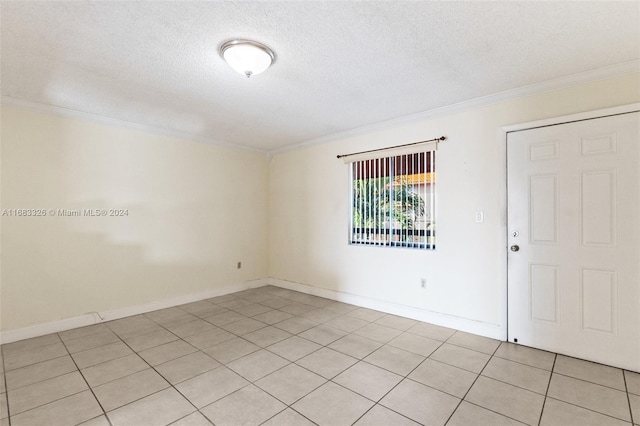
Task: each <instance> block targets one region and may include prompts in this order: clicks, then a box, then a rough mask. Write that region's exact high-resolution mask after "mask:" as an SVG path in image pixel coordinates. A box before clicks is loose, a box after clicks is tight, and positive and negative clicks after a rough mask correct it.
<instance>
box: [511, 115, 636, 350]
mask: <svg viewBox="0 0 640 426" xmlns="http://www.w3.org/2000/svg"><path fill="white" fill-rule="evenodd" d="M632 112H640V102H637V103H632V104H627V105H620V106H616V107H610V108H603V109H597V110H593V111H586V112H580V113H577V114H569V115H563V116H559V117H552V118H547V119H543V120H536V121H528V122H524V123H518V124H511V125H508V126H503V127H501V128H500V154H501V156H502V158H503V162H504V163H503V167H502V168H501V169H502V176H501V179H502V181H503V182H504V184H503V185H501V192H502V193H501V194H500V202H501V203H502V206H501V209H500V210H501V211H502V212H503V218H504V219H503V221H502V236H501V244H502V246H503V247H504V249H503V255H502V256H501V259H500V262H501V270H502V274H503V285H502V294H501V300H502V303H501V305H502V309H501V310H502V321H503V324H504V325H505V326H504V327H503V328H502V340H503V341H505V342H506V341H508V336H509V304H508V297H509V273H508V267H509V263H508V262H509V260H508V259H509V257H508V256H509V247H508V242H509V240H508V238H509V228H508V225H509V223H508V218H509V207H508V206H509V204H508V201H509V200H508V195H509V192H508V191H509V189H508V188H509V182H508V179H507V176H508V167H509V163H508V159H507V142H508V140H507V139H508V136H509V133H513V132H520V131H523V130H531V129H536V128H540V127H548V126H556V125H559V124H567V123H575V122H578V121H585V120H592V119H594V118H603V117H610V116H615V115H621V114H628V113H632Z"/></svg>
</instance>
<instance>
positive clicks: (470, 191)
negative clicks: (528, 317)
mask: <svg viewBox="0 0 640 426" xmlns="http://www.w3.org/2000/svg"><path fill="white" fill-rule="evenodd" d="M639 101H640V76H639V75H637V74H636V75H628V76H625V77H620V78H614V79H610V80H605V81H600V82H596V83H591V84H587V85H583V86H577V87H572V88H567V89H563V90H556V91H552V92H547V93H543V94H540V95H536V96H530V97H526V98H521V99H517V100H510V101H506V102H502V103H498V104H494V105H490V106H486V107H483V108H478V109H475V110H471V111H467V112H461V113H455V114H449V115H444V116H441V117H437V118H432V119H426V118H425V119H415V120H413V121H405V122H403V123H401V124H390V125H388V126H383V127H379V128H377V129H376V130H372V131H369V132H361V133H359V134H357V135H353V136H347V137H343V138H338V139H335V140H333V141H332V142H329V143H325V144H321V145H312V146H308V147H304V148H300V149H295V150H291V151H285V152H282V153H279V154H277V155H275V156H274V158H273V159H272V161H271V164H270V189H269V197H270V203H269V206H270V210H269V217H270V237H269V256H270V257H269V274H270V276H272V277H275V278H279V279H283V280H289V281H294V282H298V283H303V284H307V285H311V286H315V287H319V288H323V289H328V290H335V291H341V292H345V293H350V294H354V295H360V296H367V297H370V298H373V299H379V300H383V301H387V302H393V303H397V304H399V305H404V306H409V307H415V308H420V309H423V310H425V311H428V312H431V313H433V314H434V315H440V317H441V319H442V320H443V321H442V322H443V323H448V324H454V323H456V324H459V321H460V320H463V321H467V323H468V327H467V329H469V330H475V331H477V332H481V333H484V334H487V335H493V336H495V337H501V336H505V335H506V334H505V332H506V319H505V316H506V255H505V253H506V251H505V244H506V242H505V241H506V240H505V234H506V224H505V221H506V219H505V212H506V204H505V203H506V201H505V200H506V195H505V194H506V190H505V170H506V160H505V146H504V145H505V143H504V139H503V137H502V136H501V127H502V126H506V125H510V124H517V123H523V122H528V121H533V120H539V119H544V118H550V117H555V116H561V115H567V114H572V113H578V112H584V111H590V110H595V109H601V108H606V107H612V106H618V105H625V104H630V103H634V102H639ZM441 135H445V136H447V137H448V140H447V141H446V142H444V143H442V144H440V149H439V150H438V152H437V161H436V164H437V173H438V183H437V190H436V191H437V195H436V196H437V213H436V219H437V224H438V225H437V229H438V242H437V250H436V251H433V252H424V251H422V252H421V251H416V250H411V249H385V248H377V247H363V246H349V245H348V244H347V233H348V206H349V194H348V168H347V166H346V165H345V164H343V162H342V161H340V160H337V159H336V155H337V154H344V153H349V152H355V151H362V150H367V149H372V148H379V147H384V146H389V145H395V144H402V143H408V142H413V141H418V140H424V139H428V138H432V137H438V136H441ZM476 211H483V212H484V214H485V222H484V223H482V224H478V223H475V212H476ZM421 278H426V280H427V288H426V289H425V290H423V289H422V288H421V287H420V280H421ZM441 314H442V315H441ZM447 318H448V319H449V320H451V321H450V322H447V321H448V320H447Z"/></svg>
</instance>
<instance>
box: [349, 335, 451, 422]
mask: <svg viewBox="0 0 640 426" xmlns="http://www.w3.org/2000/svg"><path fill="white" fill-rule="evenodd" d="M453 334H455V333H453ZM453 334H452V335H453ZM392 340H393V339H392ZM387 343H388V342H387ZM387 343H384V344H383V345H382V346H384V345H386V344H387ZM445 343H446V340H445V341H442V342H440V344H439V345H438V347H437V348H435V349H434V350H433V351H432V352H431V353H430V354H429V356H427V357H425V359H423V360H422V361H420V362H419V363H418V365H416V366H415V367H414V368H412V369H411V371H409V372H408V373H407V374H406V375H405V376H404V377H402V379H401V380H400V381H399V382H398V383H396V384H395V386H393V387H392V388H391V389H389V390H388V391H387V392H386V393H385V394H384V395H382V397H381V398H380V399H379V400H378V401H375V403H374V405H373V406H372V407H371V408H369V409H368V410H367V411H365V412H364V413H363V414H362V416H360V417H358V419H357V420H356V421H355V422H354V423H356V422H358V421H359V420H360V419H361V418H362V417H364V416H365V415H366V414H367V413H368V412H369V411H371V410H372V409H373V408H374V407H375V406H376V405H380V406H382V407H384V408H386V409H387V410H390V411H393V412H394V413H396V414H399V415H401V416H403V417H405V418H407V419H409V420H411V421H414V420H413V419H410V418H409V417H407V416H406V415H404V414H402V413H399V412H397V411H395V410H393V409H392V408H389V407H387V406H385V405H382V404H379V403H380V401H382V400H383V399H384V398H385V397H386V396H387V395H389V394H390V393H391V392H392V391H393V390H394V389H395V388H397V387H398V386H399V385H400V383H402V382H403V381H405V380H411V381H413V382H415V380H412V379H410V378H409V375H411V373H413V372H414V371H415V370H416V369H417V368H418V367H420V366H421V365H422V364H423V363H424V362H425V361H426V360H428V359H429V357H430V356H431V355H432V354H433V353H434V352H435V351H437V350H438V349H439V348H440V347H441V346H442V345H444V344H445ZM382 346H381V347H382ZM378 349H380V348H378ZM378 349H376V351H377V350H378ZM373 352H375V351H373ZM373 352H372V353H373ZM407 352H409V351H407ZM411 353H413V352H411ZM369 355H371V354H369ZM369 355H367V356H369ZM362 361H363V362H366V361H364V358H363V360H362ZM371 365H373V364H371ZM376 367H377V366H376ZM378 368H382V367H378ZM383 369H384V370H385V371H390V370H387V369H386V368H383ZM390 372H391V373H393V371H390ZM394 374H398V373H394ZM398 375H399V374H398ZM416 383H418V382H416ZM420 384H421V385H422V383H420ZM423 386H424V385H423ZM432 389H433V388H432ZM436 390H438V391H440V390H439V389H436ZM440 392H442V391H440ZM356 393H357V392H356ZM358 395H360V394H358ZM362 396H363V397H364V398H366V397H365V396H364V395H362ZM454 412H455V410H454ZM452 414H453V413H452Z"/></svg>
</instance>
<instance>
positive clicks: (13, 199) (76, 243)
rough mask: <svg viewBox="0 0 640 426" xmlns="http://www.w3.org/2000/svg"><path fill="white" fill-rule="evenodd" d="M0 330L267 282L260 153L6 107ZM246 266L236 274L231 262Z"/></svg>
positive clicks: (265, 175)
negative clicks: (97, 213) (101, 213)
mask: <svg viewBox="0 0 640 426" xmlns="http://www.w3.org/2000/svg"><path fill="white" fill-rule="evenodd" d="M1 136H2V156H1V161H2V209H17V208H43V209H47V210H49V209H98V208H100V209H112V208H113V209H128V211H129V215H128V216H127V217H51V216H50V215H48V216H47V217H32V218H25V217H6V216H5V217H2V222H1V224H2V241H1V242H2V270H1V271H2V277H1V278H2V281H1V284H0V285H1V288H0V291H1V292H0V295H1V305H0V308H1V317H0V320H1V329H2V330H12V329H16V328H21V327H25V326H28V325H32V324H37V323H42V322H48V321H55V320H59V319H64V318H70V317H74V316H78V315H82V314H85V313H89V312H92V311H97V312H100V311H105V310H110V309H116V308H122V307H128V306H135V305H140V304H144V303H149V302H153V301H158V300H162V299H168V298H173V297H177V296H181V295H187V294H192V293H198V292H204V291H208V290H212V289H215V288H220V287H225V286H229V285H233V284H237V283H242V282H246V281H249V280H253V279H259V278H264V277H265V276H267V271H268V267H267V253H266V250H267V229H268V219H267V216H266V212H267V205H268V160H267V158H266V156H265V155H264V154H261V153H256V152H250V151H241V150H231V149H227V148H222V147H219V146H214V145H209V144H204V143H199V142H193V141H188V140H179V139H175V138H170V137H164V136H159V135H155V134H150V133H145V132H142V131H136V130H131V129H125V128H119V127H114V126H107V125H102V124H97V123H93V122H88V121H85V120H79V119H70V118H63V117H60V116H56V115H50V114H45V113H40V112H33V111H26V110H23V109H17V108H11V107H5V108H3V109H2V134H1ZM238 261H242V269H240V270H237V269H236V263H237V262H238Z"/></svg>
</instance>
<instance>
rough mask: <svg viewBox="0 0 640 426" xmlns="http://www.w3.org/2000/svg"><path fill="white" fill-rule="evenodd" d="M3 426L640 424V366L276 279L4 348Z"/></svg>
mask: <svg viewBox="0 0 640 426" xmlns="http://www.w3.org/2000/svg"><path fill="white" fill-rule="evenodd" d="M1 357H2V359H1V360H0V361H1V362H0V368H1V370H0V379H1V380H0V395H1V398H0V426H5V425H12V426H21V425H28V426H38V425H46V426H54V425H78V424H82V425H93V426H100V425H114V426H120V425H130V426H146V425H168V424H172V425H183V426H186V425H192V426H194V425H211V424H215V425H219V426H222V425H254V424H255V425H261V424H263V425H274V426H287V425H313V424H320V425H330V426H334V425H335V426H339V425H352V424H355V425H358V426H364V425H369V426H371V425H373V426H396V425H398V426H402V425H416V424H423V425H448V426H462V425H490V426H500V425H523V424H526V425H544V426H548V425H559V426H569V425H598V426H606V425H620V426H622V425H627V426H631V425H632V421H635V424H636V425H640V374H638V373H633V372H629V371H623V370H620V369H617V368H613V367H608V366H604V365H600V364H594V363H591V362H587V361H582V360H578V359H574V358H569V357H566V356H562V355H556V354H554V353H549V352H544V351H540V350H536V349H531V348H527V347H524V346H517V345H513V344H510V343H504V342H502V343H501V342H499V341H496V340H492V339H487V338H484V337H479V336H475V335H471V334H467V333H463V332H460V331H455V330H451V329H447V328H443V327H439V326H435V325H432V324H427V323H421V322H418V321H414V320H411V319H407V318H402V317H397V316H393V315H387V314H384V313H382V312H377V311H374V310H371V309H364V308H359V307H357V306H352V305H348V304H344V303H339V302H334V301H331V300H328V299H323V298H320V297H315V296H310V295H306V294H302V293H297V292H293V291H289V290H284V289H281V288H277V287H262V288H259V289H254V290H247V291H243V292H240V293H236V294H232V295H227V296H222V297H217V298H213V299H209V300H205V301H200V302H195V303H190V304H187V305H183V306H179V307H175V308H169V309H163V310H160V311H155V312H150V313H148V314H145V315H138V316H134V317H130V318H124V319H121V320H117V321H112V322H108V323H104V324H100V325H94V326H90V327H84V328H79V329H75V330H69V331H65V332H62V333H57V334H51V335H47V336H42V337H37V338H34V339H29V340H23V341H20V342H15V343H10V344H6V345H4V346H2V351H1Z"/></svg>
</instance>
